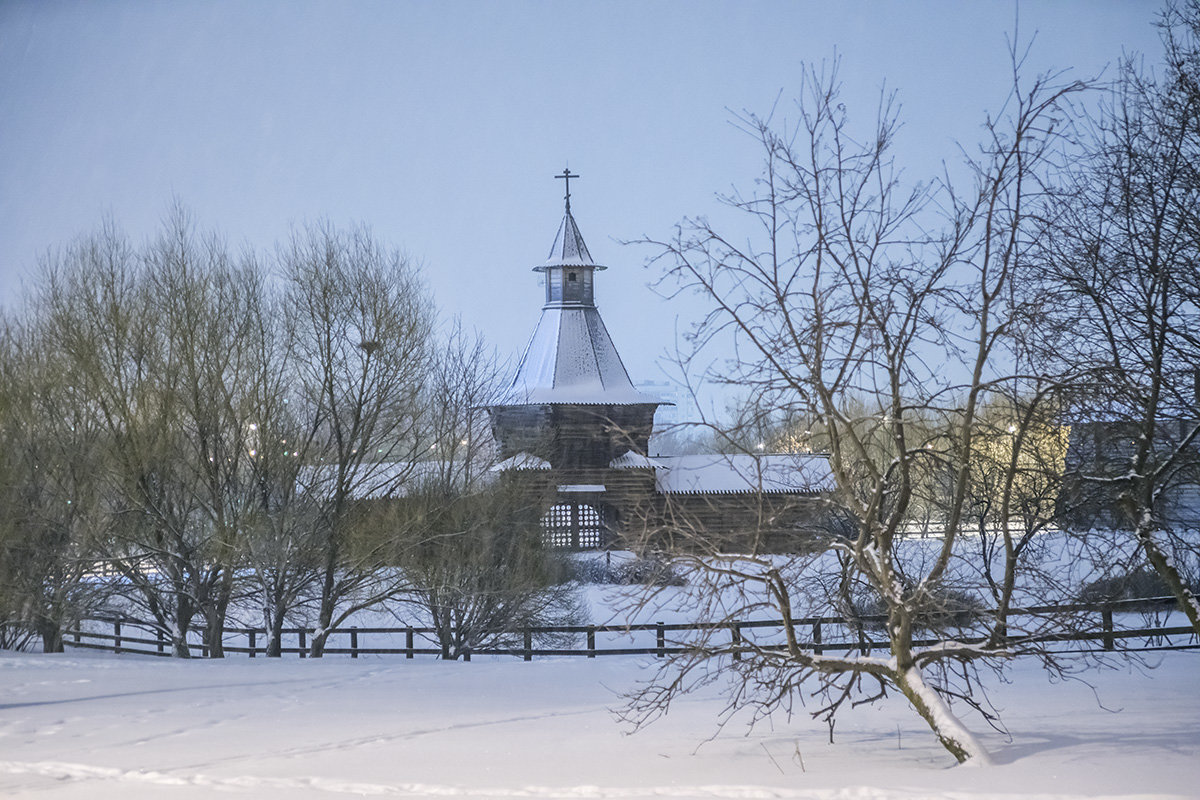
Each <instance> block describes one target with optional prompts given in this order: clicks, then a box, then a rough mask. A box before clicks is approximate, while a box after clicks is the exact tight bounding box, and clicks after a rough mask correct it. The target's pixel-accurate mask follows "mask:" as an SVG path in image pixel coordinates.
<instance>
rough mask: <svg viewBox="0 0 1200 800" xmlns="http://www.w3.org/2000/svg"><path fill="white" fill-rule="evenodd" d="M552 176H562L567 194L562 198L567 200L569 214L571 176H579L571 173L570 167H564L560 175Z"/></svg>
mask: <svg viewBox="0 0 1200 800" xmlns="http://www.w3.org/2000/svg"><path fill="white" fill-rule="evenodd" d="M554 177H556V178H562V180H563V182H564V183H565V184H566V189H567V196H566V197H565V198H564V199H565V200H566V202H567V213H568V214H570V213H571V178H578V177H579V176H578V175H572V174H571V169H570V168H569V167H566V168H564V169H563V171H562V175H555V176H554Z"/></svg>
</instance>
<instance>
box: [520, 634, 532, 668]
mask: <svg viewBox="0 0 1200 800" xmlns="http://www.w3.org/2000/svg"><path fill="white" fill-rule="evenodd" d="M522 655H523V656H524V658H525V660H526V661H533V631H531V630H529V628H526V629H525V652H524V653H523V654H522Z"/></svg>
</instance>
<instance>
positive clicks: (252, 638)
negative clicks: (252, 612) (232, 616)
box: [250, 628, 258, 658]
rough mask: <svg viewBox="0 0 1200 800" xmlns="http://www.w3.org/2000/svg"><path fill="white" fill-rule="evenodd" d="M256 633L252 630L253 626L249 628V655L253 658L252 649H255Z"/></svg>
mask: <svg viewBox="0 0 1200 800" xmlns="http://www.w3.org/2000/svg"><path fill="white" fill-rule="evenodd" d="M257 634H258V631H256V630H254V628H251V629H250V657H251V658H254V649H255V645H256V642H255V639H256V637H257Z"/></svg>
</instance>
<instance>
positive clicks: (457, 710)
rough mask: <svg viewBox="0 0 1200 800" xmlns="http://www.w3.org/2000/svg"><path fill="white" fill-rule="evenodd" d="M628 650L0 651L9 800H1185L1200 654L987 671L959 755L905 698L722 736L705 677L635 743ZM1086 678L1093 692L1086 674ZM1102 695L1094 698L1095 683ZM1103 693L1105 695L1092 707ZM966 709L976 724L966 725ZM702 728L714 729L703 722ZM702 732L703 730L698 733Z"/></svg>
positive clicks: (1197, 758)
mask: <svg viewBox="0 0 1200 800" xmlns="http://www.w3.org/2000/svg"><path fill="white" fill-rule="evenodd" d="M652 666H653V661H652V660H642V659H638V658H630V657H612V658H598V659H595V660H589V659H545V660H539V661H533V662H530V663H524V662H521V661H518V660H513V659H504V658H496V659H482V658H480V659H476V660H475V661H473V662H471V663H461V662H440V661H436V660H433V659H429V658H425V659H416V660H412V661H407V660H405V659H402V658H400V659H397V658H387V657H379V658H360V659H357V660H351V659H348V658H327V659H322V660H299V659H285V660H266V659H254V660H250V659H228V660H226V661H223V662H222V661H178V660H169V659H153V658H144V657H137V656H113V655H105V654H99V655H80V654H77V653H69V654H66V655H49V656H48V655H40V654H14V653H2V654H0V698H3V700H2V701H0V796H4V797H27V798H35V797H36V798H106V797H121V798H129V799H130V800H136V798H200V797H211V796H214V794H217V793H218V792H219V793H220V794H221V795H226V794H227V795H230V796H238V795H241V796H247V797H263V798H274V797H279V798H331V797H339V796H378V797H453V798H514V797H520V798H544V797H566V798H664V797H665V798H744V799H745V798H810V799H813V800H850V798H858V799H859V800H874V798H885V797H886V798H901V799H902V800H915V799H916V798H934V799H936V800H950V799H951V798H953V800H983V799H985V798H1009V799H1011V798H1017V797H1020V798H1025V799H1026V800H1048V799H1049V798H1060V799H1064V800H1065V798H1080V797H1095V798H1101V797H1113V798H1115V797H1125V798H1130V797H1139V798H1151V797H1154V798H1167V797H1172V798H1182V797H1196V796H1197V794H1198V792H1200V693H1197V692H1196V691H1195V685H1196V684H1195V681H1196V675H1197V674H1198V669H1197V668H1198V667H1200V655H1197V654H1195V653H1168V654H1165V655H1163V656H1162V659H1161V663H1160V664H1159V666H1158V668H1157V669H1152V670H1145V671H1139V670H1133V669H1130V668H1128V666H1125V667H1122V668H1120V669H1115V670H1109V671H1100V672H1090V673H1087V674H1086V675H1085V676H1084V677H1085V678H1086V680H1087V683H1084V682H1082V681H1066V682H1058V683H1049V682H1047V681H1046V680H1045V678H1044V677H1042V674H1041V672H1040V670H1039V668H1038V667H1037V666H1036V665H1035V664H1032V663H1029V662H1020V663H1018V664H1017V665H1016V666H1015V667H1014V668H1013V670H1012V672H1011V673H1010V674H1009V675H1008V678H1009V679H1010V681H1011V682H1000V681H998V680H992V681H991V683H990V689H991V692H992V695H991V696H992V699H993V700H994V701H995V702H996V703H997V704H998V705H999V706H1000V708H1001V710H1002V713H1003V719H1004V722H1005V724H1006V725H1007V726H1008V730H1009V732H1010V734H1011V736H1005V735H1002V734H999V733H996V732H994V731H991V730H988V729H986V728H983V729H982V730H981V728H982V726H981V725H978V724H977V723H976V722H972V723H971V724H972V725H973V727H974V729H975V732H976V736H977V737H978V738H979V739H980V740H981V743H982V744H983V746H985V747H986V748H988V749H989V750H990V751H991V753H992V755H993V757H994V759H995V762H996V763H995V765H994V766H987V767H980V768H977V769H962V768H953V767H951V765H952V764H953V759H952V758H951V757H950V756H949V755H948V754H947V753H946V752H945V751H944V750H943V749H942V748H941V747H940V746H939V745H938V744H937V743H936V741H935V740H934V738H933V736H932V734H931V733H930V731H929V730H928V729H927V728H925V727H924V725H923V723H921V721H920V720H919V719H918V718H916V715H915V714H913V712H912V711H911V710H910V709H908V708H907V707H906V706H907V703H906V701H905V700H904V698H903V697H901V696H899V695H897V696H895V697H892V698H890V699H889V700H888V701H886V702H884V703H883V704H881V705H877V706H870V707H862V708H858V709H854V710H852V711H850V712H848V713H846V714H845V715H843V716H841V717H840V718H839V721H838V723H837V727H836V730H835V734H836V735H835V740H836V743H835V744H832V745H831V744H830V743H829V740H828V730H827V728H826V727H825V726H824V725H823V724H820V723H817V722H813V721H811V720H809V719H808V718H807V717H806V716H799V717H795V718H793V719H791V720H790V721H789V720H786V719H783V718H777V719H775V720H773V721H772V723H771V724H770V725H766V724H760V725H759V726H757V727H756V728H754V729H753V730H752V731H750V732H747V730H746V729H745V727H744V726H743V725H742V724H741V720H740V719H735V720H734V721H733V722H731V723H730V724H729V725H728V726H727V727H726V728H725V729H724V730H722V731H719V732H718V731H717V729H716V719H717V717H718V715H719V713H720V711H721V710H722V708H723V707H724V703H723V701H722V700H721V699H720V697H719V694H718V693H717V692H716V690H715V688H713V689H711V690H706V691H705V692H703V693H700V694H698V695H693V696H687V697H685V698H683V699H682V700H681V701H680V702H678V703H677V704H676V705H675V706H674V707H673V708H672V710H671V713H670V714H669V715H668V716H667V717H666V718H665V719H663V720H660V721H659V722H657V723H655V724H653V725H651V726H649V727H648V728H646V729H644V730H643V731H640V732H638V733H636V734H633V735H627V733H628V731H627V727H626V726H624V725H623V724H621V723H619V722H617V721H615V720H614V718H613V715H612V713H611V711H610V709H612V708H615V707H617V706H619V704H620V702H621V700H620V698H619V697H618V693H619V692H621V691H626V690H629V689H631V688H632V687H634V685H635V684H636V682H637V681H638V680H644V679H645V678H647V677H648V676H649V674H650V671H649V669H650V667H652ZM1089 684H1091V685H1089ZM1093 687H1094V689H1095V694H1093ZM1101 704H1102V705H1101ZM968 719H977V718H971V717H968ZM714 734H715V735H714ZM710 737H712V738H711V740H710V741H706V740H708V739H709V738H710Z"/></svg>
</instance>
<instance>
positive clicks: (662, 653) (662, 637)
mask: <svg viewBox="0 0 1200 800" xmlns="http://www.w3.org/2000/svg"><path fill="white" fill-rule="evenodd" d="M654 625H655V627H654V632H655V644H656V645H657V646H658V652H656V653H655V654H654V655H655V657H657V658H665V657H666V655H667V632H666V630H664V629H663V624H662V623H661V622H656V623H654Z"/></svg>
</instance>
